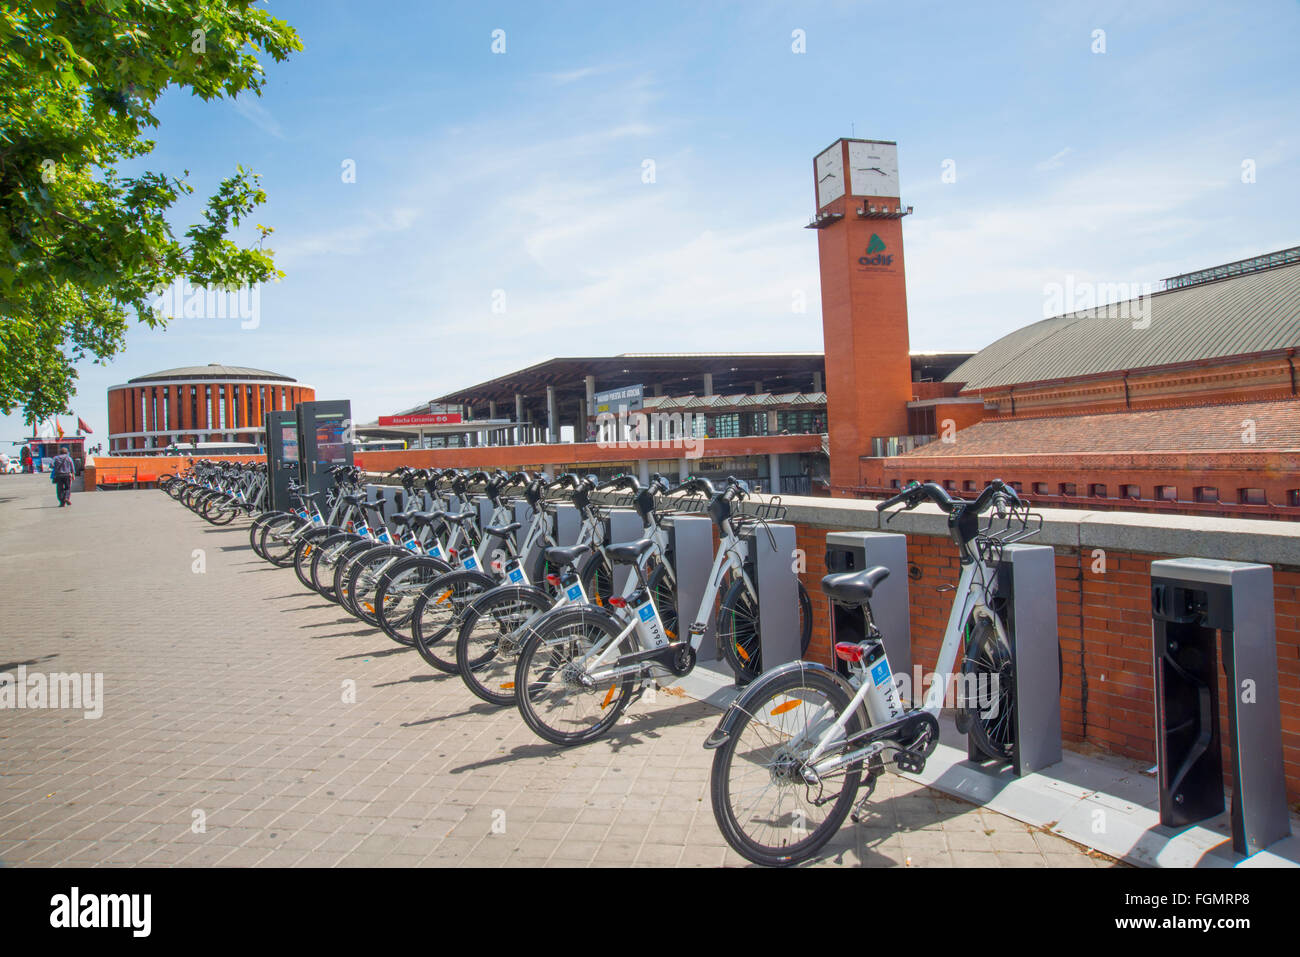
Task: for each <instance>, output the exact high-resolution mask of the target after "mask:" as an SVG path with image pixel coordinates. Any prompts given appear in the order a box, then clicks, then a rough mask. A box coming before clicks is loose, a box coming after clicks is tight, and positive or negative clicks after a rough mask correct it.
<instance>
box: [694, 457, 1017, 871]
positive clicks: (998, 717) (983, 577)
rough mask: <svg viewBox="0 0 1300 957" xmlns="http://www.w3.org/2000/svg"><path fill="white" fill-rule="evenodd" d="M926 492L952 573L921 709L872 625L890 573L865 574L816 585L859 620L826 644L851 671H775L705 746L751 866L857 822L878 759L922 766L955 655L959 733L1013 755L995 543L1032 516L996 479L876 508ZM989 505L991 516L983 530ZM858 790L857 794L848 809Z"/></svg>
mask: <svg viewBox="0 0 1300 957" xmlns="http://www.w3.org/2000/svg"><path fill="white" fill-rule="evenodd" d="M927 500H928V501H931V502H933V503H935V504H936V505H938V506H939V507H940V508H942V509H943V510H944V511H945V512H946V513H947V514H948V532H949V535H950V536H951V538H952V540H953V541H954V542H955V543H956V545H957V547H958V550H959V552H960V555H961V576H960V578H959V580H958V583H957V590H956V594H955V596H954V600H953V606H952V612H951V614H950V615H949V618H948V626H947V630H946V631H945V633H944V639H943V644H942V646H941V647H940V650H939V659H938V663H937V664H936V666H935V673H936V679H935V680H934V681H933V683H932V684H931V685H930V687H929V689H928V691H927V692H926V695H925V699H924V701H923V703H922V704H921V706H920V707H919V708H915V707H907V706H905V705H904V703H903V700H902V698H901V696H900V694H899V689H898V683H897V682H896V680H895V678H894V675H893V672H892V671H891V669H890V666H889V659H888V656H887V655H886V654H885V648H884V643H883V641H882V640H881V635H880V632H879V630H877V628H876V626H875V624H874V622H873V621H872V619H871V607H870V600H871V596H872V593H873V592H874V590H875V589H876V587H877V586H879V584H880V583H881V582H882V581H884V580H885V579H886V578H887V577H888V576H889V570H888V569H887V568H884V567H876V568H869V569H867V570H865V571H861V572H846V573H842V574H835V575H827V576H826V577H825V578H823V579H822V591H823V592H825V594H826V595H827V597H828V599H829V600H830V601H831V602H832V603H835V604H839V605H841V606H845V607H847V608H850V609H860V610H861V612H862V614H863V616H864V629H863V631H862V634H863V635H865V640H863V641H861V642H838V643H837V644H836V646H835V655H836V657H837V658H838V659H839V660H840V661H842V662H844V663H845V665H844V667H845V670H846V671H847V676H846V675H843V674H841V673H839V672H838V671H836V670H832V669H831V668H828V667H826V666H824V665H820V664H816V663H813V662H807V661H795V662H791V663H790V664H787V665H783V666H781V667H779V668H775V669H773V670H772V671H769V672H767V673H765V674H764V675H763V676H762V677H761V678H759V679H758V680H757V681H755V682H754V683H753V684H751V685H750V686H749V687H748V688H746V689H745V691H744V693H743V694H741V695H740V697H738V698H737V699H736V700H735V701H734V702H732V704H731V706H730V707H729V708H728V709H727V711H726V712H725V713H724V714H723V716H722V718H721V720H720V721H719V722H718V725H717V728H716V729H715V730H714V732H713V733H712V734H711V735H710V736H709V738H708V740H707V741H706V742H705V745H704V746H705V747H706V748H711V749H716V754H715V755H714V759H713V769H712V774H711V778H710V791H711V793H712V800H713V814H714V818H715V819H716V820H717V823H718V827H719V829H720V830H721V831H722V833H723V836H725V837H726V839H727V842H728V843H729V844H730V845H731V846H732V847H733V848H735V849H736V851H737V852H739V853H740V854H741V855H742V856H744V857H745V858H747V859H748V860H750V861H753V862H754V863H757V864H764V865H768V866H784V865H789V864H797V863H799V862H801V861H803V860H806V859H807V858H809V857H811V856H812V855H813V854H815V853H816V852H817V851H818V849H820V848H821V847H822V846H823V845H824V844H825V843H826V842H827V841H829V840H830V839H831V838H832V837H833V836H834V835H835V833H836V832H837V831H838V830H839V828H840V826H841V825H842V824H843V823H844V819H845V817H847V816H848V815H849V813H850V811H853V814H854V820H855V821H856V820H857V819H858V815H859V812H860V809H861V808H862V807H863V806H864V805H865V804H866V802H867V801H868V800H869V799H870V797H871V790H873V789H874V786H875V781H876V778H877V777H878V776H879V775H880V774H881V772H883V770H884V759H885V757H886V756H888V757H889V758H890V759H891V760H893V761H894V762H895V764H896V765H897V766H898V768H899V769H901V770H904V771H909V772H912V773H918V774H919V773H920V772H921V771H922V770H924V768H925V761H926V758H928V757H929V756H930V755H931V754H932V753H933V752H934V749H935V747H936V746H937V745H938V741H939V723H938V716H939V713H940V711H941V709H942V708H943V707H944V701H945V698H946V696H947V694H948V686H949V682H950V679H951V677H952V675H953V669H954V668H955V667H957V664H958V656H959V655H961V656H962V663H961V673H962V679H963V680H962V681H961V682H960V683H959V685H958V691H959V694H958V696H957V698H956V702H955V703H956V708H957V722H958V729H959V730H961V731H963V732H966V731H968V732H969V733H970V734H971V735H972V736H973V738H974V739H975V742H976V744H977V745H978V746H979V747H980V749H981V750H982V751H984V752H986V753H989V754H992V755H996V756H1001V757H1005V758H1009V757H1010V756H1011V755H1012V753H1013V751H1014V748H1015V700H1014V694H1013V687H1014V685H1013V680H1012V679H1013V675H1012V655H1011V645H1010V642H1009V640H1008V636H1007V629H1006V624H1005V622H1004V620H1003V617H1004V614H1003V612H1002V609H1001V605H1002V603H1001V602H1000V601H999V600H998V596H997V594H996V582H997V569H998V565H999V563H1000V561H1001V556H1002V548H1003V546H1005V545H1007V544H1010V543H1011V542H1014V541H1019V540H1021V539H1023V538H1027V537H1029V536H1030V535H1033V534H1036V533H1037V531H1038V530H1039V529H1040V528H1041V526H1042V519H1041V517H1040V516H1037V515H1034V514H1031V513H1030V512H1029V510H1028V507H1027V506H1026V504H1025V503H1024V502H1022V501H1021V500H1020V498H1019V496H1017V494H1016V492H1015V490H1014V489H1013V488H1011V487H1010V486H1008V485H1005V484H1003V483H1002V482H1001V481H994V482H993V483H992V484H990V485H989V486H988V488H986V489H984V491H983V492H982V493H981V494H980V495H979V497H978V498H977V499H975V501H973V502H964V501H961V500H958V499H953V498H951V497H949V495H948V493H947V492H945V491H944V489H943V488H942V487H940V486H938V485H935V484H934V483H926V484H925V485H913V486H909V487H908V488H906V489H904V490H903V491H901V492H899V493H898V494H897V495H895V496H894V497H893V498H891V499H888V500H886V501H884V502H881V503H880V504H879V505H877V506H876V507H877V509H879V510H880V511H882V512H883V511H886V510H888V509H890V508H893V507H895V506H899V505H902V506H903V507H904V508H905V509H912V508H915V507H916V506H917V505H919V504H920V503H921V502H923V501H927ZM990 510H992V511H990ZM985 512H989V516H988V520H987V522H986V523H985V524H984V525H983V526H981V524H980V515H981V514H983V513H985ZM891 518H892V516H891ZM864 774H865V777H864ZM862 785H865V786H866V788H867V793H866V794H865V795H863V796H862V797H861V799H860V800H859V801H858V803H857V808H858V810H854V801H855V798H856V797H857V794H858V789H859V786H862Z"/></svg>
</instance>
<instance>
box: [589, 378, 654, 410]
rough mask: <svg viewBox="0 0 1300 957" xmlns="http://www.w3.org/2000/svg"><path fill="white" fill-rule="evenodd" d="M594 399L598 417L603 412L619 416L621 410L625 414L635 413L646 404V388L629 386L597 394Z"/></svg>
mask: <svg viewBox="0 0 1300 957" xmlns="http://www.w3.org/2000/svg"><path fill="white" fill-rule="evenodd" d="M592 398H593V399H594V400H595V406H596V409H595V414H596V415H600V413H602V412H612V413H614V414H615V415H617V414H618V412H619V409H620V408H622V409H623V411H625V412H634V411H636V410H637V409H639V408H641V407H642V405H643V404H644V402H645V386H644V385H629V386H624V387H623V388H621V389H609V390H607V391H605V392H597V393H596V394H595V395H594V396H592Z"/></svg>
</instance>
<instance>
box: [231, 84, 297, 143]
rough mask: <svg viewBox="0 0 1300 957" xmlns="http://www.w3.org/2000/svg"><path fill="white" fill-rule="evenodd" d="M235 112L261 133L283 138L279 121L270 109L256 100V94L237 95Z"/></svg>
mask: <svg viewBox="0 0 1300 957" xmlns="http://www.w3.org/2000/svg"><path fill="white" fill-rule="evenodd" d="M234 103H235V112H237V113H238V114H239V115H240V116H242V117H244V119H246V120H248V121H249V122H250V123H252V124H253V125H254V126H256V127H257V128H258V129H259V130H261V131H262V132H263V133H268V134H270V135H271V136H274V137H275V138H276V139H279V140H282V139H284V138H285V136H284V130H283V129H282V128H281V126H280V123H279V121H278V120H277V119H276V118H275V117H274V116H272V115H271V111H270V110H268V109H267V108H266V107H264V106H263V105H262V104H261V103H259V102H258V99H257V97H256V96H254V95H252V94H245V95H243V96H240V97H238V98H237V99H236V100H235V101H234Z"/></svg>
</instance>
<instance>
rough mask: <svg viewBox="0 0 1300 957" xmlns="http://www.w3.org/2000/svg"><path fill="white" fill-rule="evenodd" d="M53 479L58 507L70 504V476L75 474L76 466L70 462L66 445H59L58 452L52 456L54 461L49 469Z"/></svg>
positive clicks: (70, 457)
mask: <svg viewBox="0 0 1300 957" xmlns="http://www.w3.org/2000/svg"><path fill="white" fill-rule="evenodd" d="M50 472H51V474H52V476H53V479H54V487H55V488H56V489H57V490H58V493H59V508H63V506H65V505H71V504H72V476H73V475H75V474H76V472H77V467H76V466H75V465H73V464H72V456H71V455H69V454H68V447H67V446H66V445H60V446H59V454H58V455H56V456H54V463H53V466H52V467H51V469H50Z"/></svg>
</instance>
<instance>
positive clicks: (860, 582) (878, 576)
mask: <svg viewBox="0 0 1300 957" xmlns="http://www.w3.org/2000/svg"><path fill="white" fill-rule="evenodd" d="M888 577H889V569H888V568H886V567H885V566H884V565H877V566H876V567H875V568H868V569H867V570H866V571H862V572H840V573H838V574H835V575H827V576H826V577H825V578H823V579H822V591H823V592H825V593H826V597H828V598H829V599H830V600H831V601H835V602H839V603H840V604H842V605H861V604H864V603H866V602H868V601H870V600H871V595H872V593H873V592H874V591H875V590H876V586H877V585H879V584H880V583H881V582H882V581H884V580H885V579H886V578H888Z"/></svg>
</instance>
